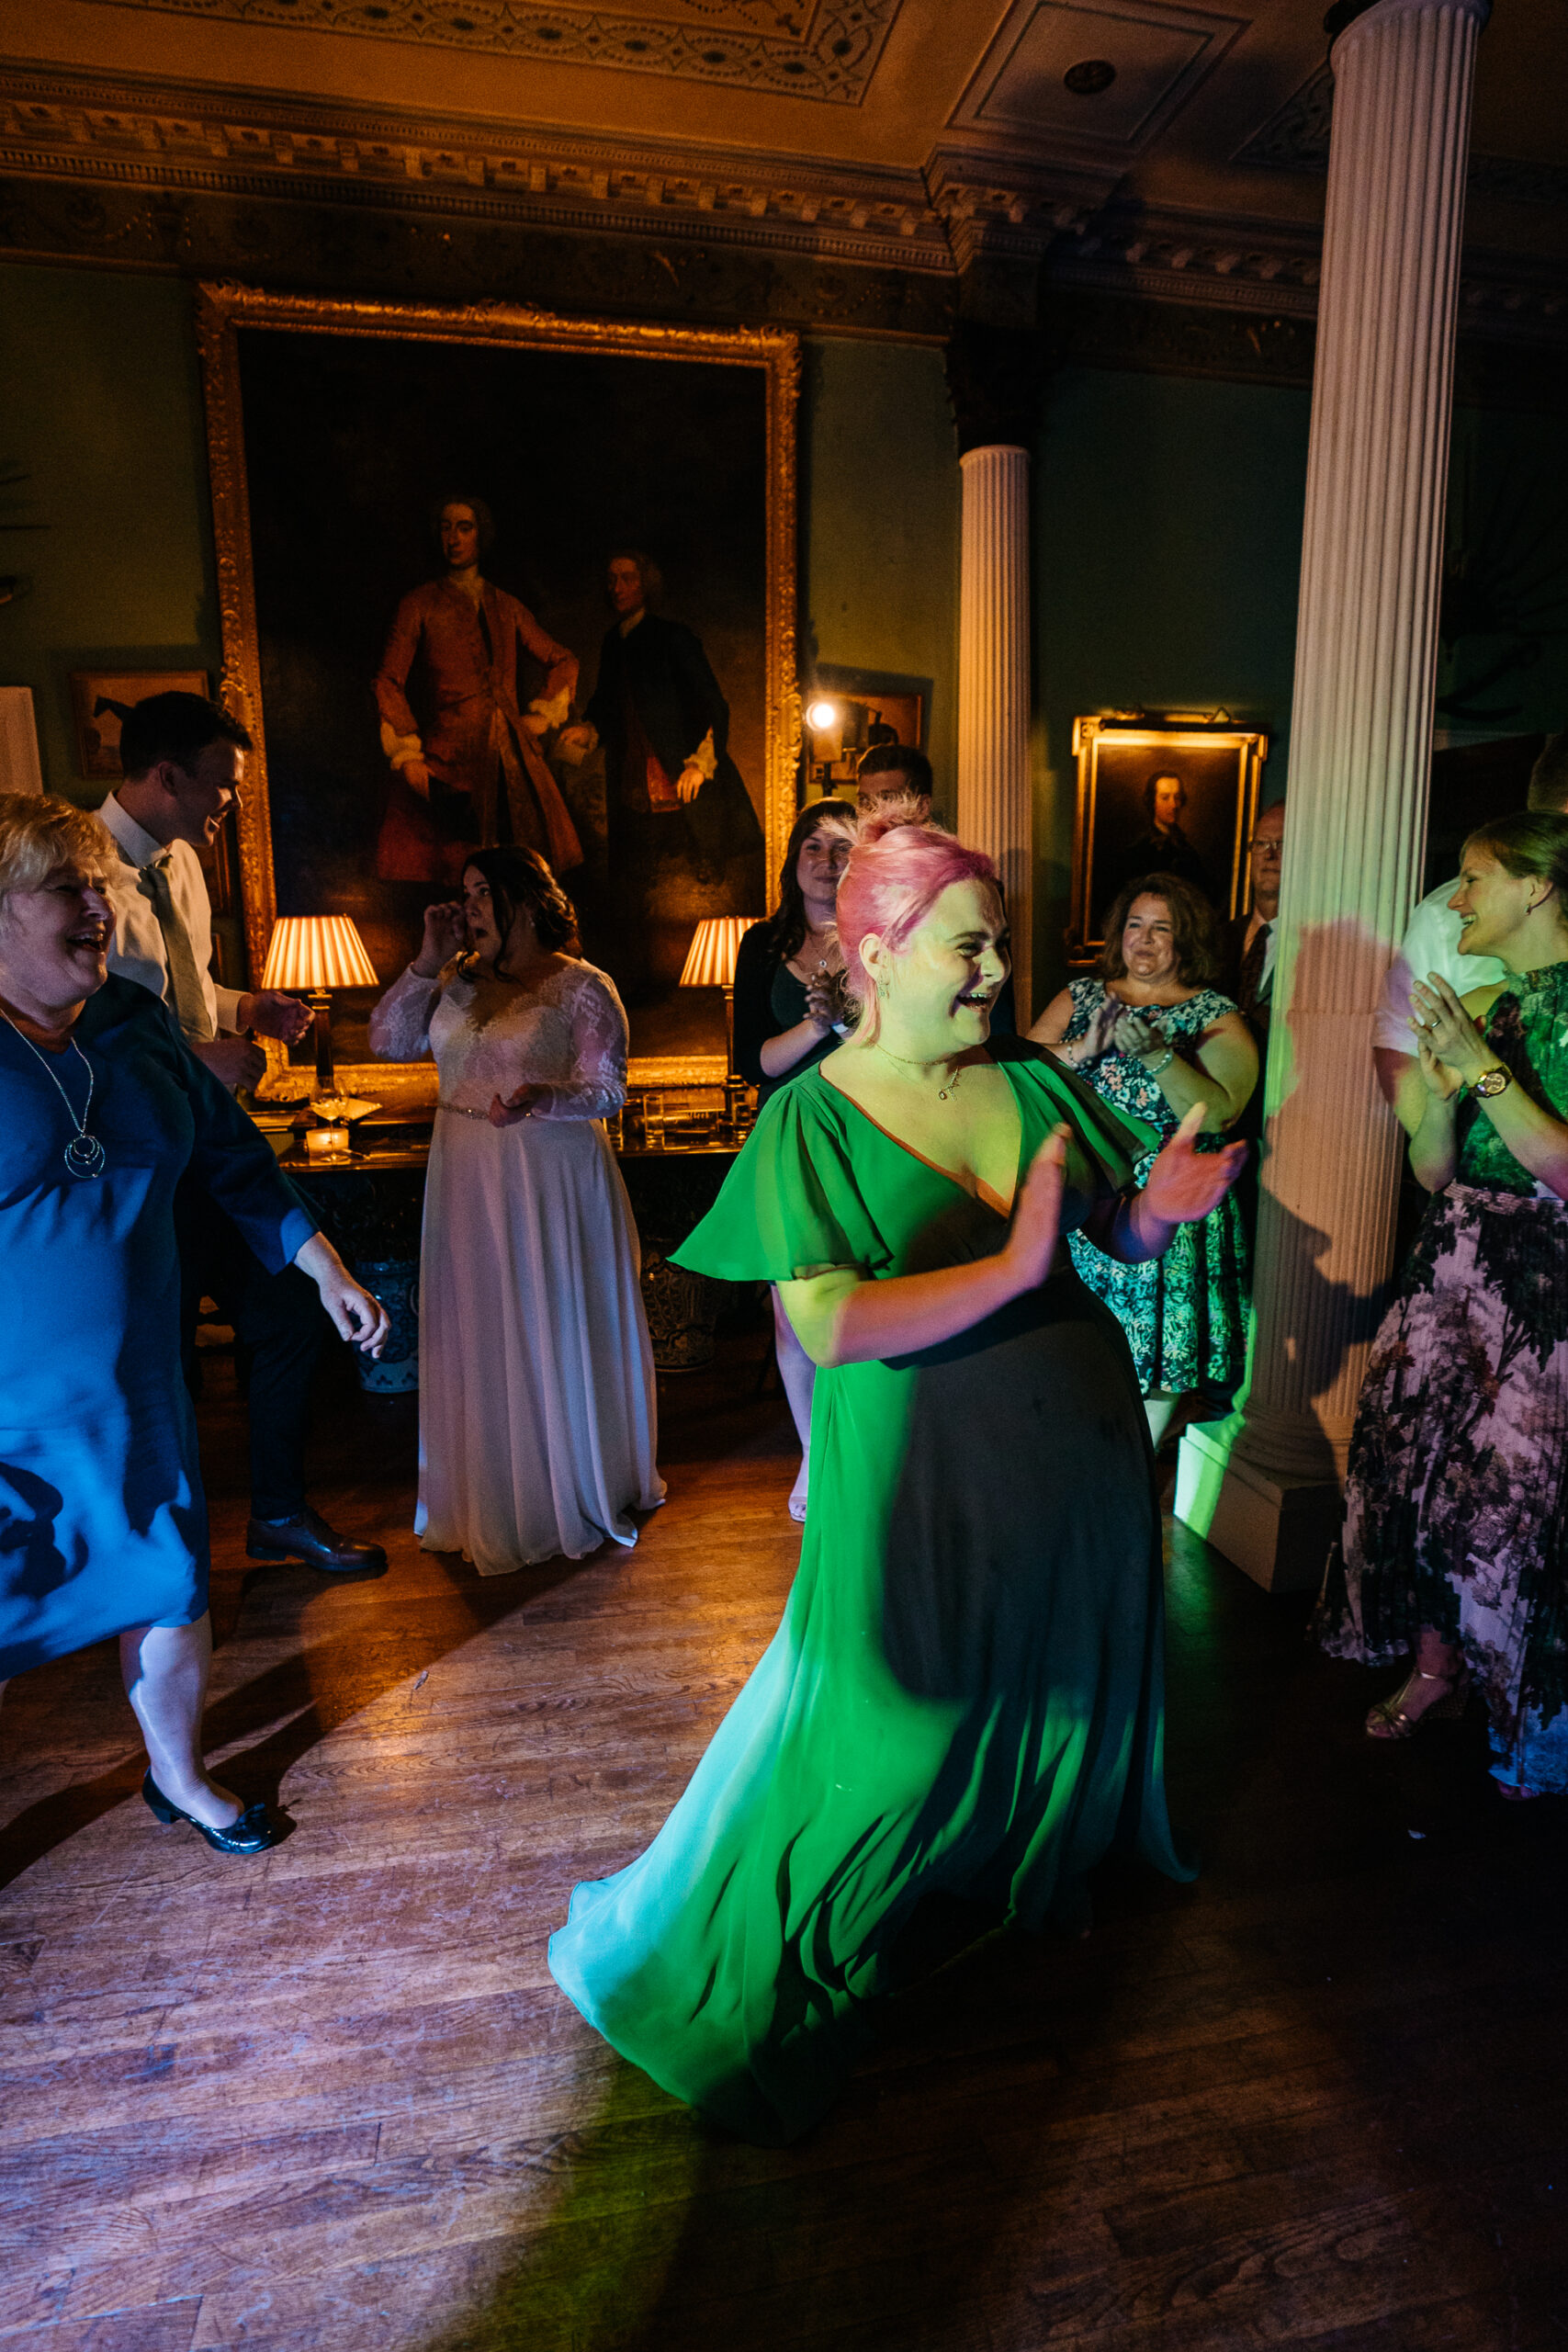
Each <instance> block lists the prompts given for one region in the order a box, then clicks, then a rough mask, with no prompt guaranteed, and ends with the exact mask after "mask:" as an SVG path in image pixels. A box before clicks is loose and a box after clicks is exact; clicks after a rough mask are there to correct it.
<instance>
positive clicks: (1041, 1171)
mask: <svg viewBox="0 0 1568 2352" xmlns="http://www.w3.org/2000/svg"><path fill="white" fill-rule="evenodd" d="M1067 1138H1068V1131H1067V1129H1066V1127H1063V1126H1058V1127H1055V1128H1053V1129H1052V1132H1051V1134H1050V1135H1049V1136H1047V1137H1046V1139H1045V1141H1044V1142H1043V1144H1042V1145H1041V1147H1040V1148H1039V1150H1038V1151H1037V1152H1036V1153H1035V1155H1034V1157H1033V1159H1032V1160H1031V1161H1030V1163H1029V1172H1028V1174H1027V1175H1026V1176H1025V1177H1024V1180H1023V1182H1022V1183H1021V1185H1020V1186H1019V1188H1018V1198H1017V1199H1016V1200H1015V1201H1014V1203H1013V1204H1012V1230H1011V1232H1010V1234H1009V1236H1008V1240H1007V1247H1006V1249H1005V1250H1003V1252H1002V1255H1003V1257H1004V1258H1005V1259H1006V1260H1007V1261H1008V1263H1009V1266H1010V1271H1011V1272H1012V1273H1013V1274H1014V1275H1015V1276H1016V1278H1017V1283H1018V1287H1019V1289H1020V1290H1021V1291H1025V1290H1034V1289H1037V1288H1038V1286H1039V1285H1040V1283H1043V1281H1044V1279H1045V1277H1046V1275H1047V1274H1048V1273H1049V1272H1050V1271H1051V1261H1052V1260H1053V1259H1054V1258H1055V1255H1056V1242H1057V1239H1058V1238H1059V1236H1060V1234H1061V1230H1062V1188H1063V1186H1064V1184H1065V1183H1066V1173H1067Z"/></svg>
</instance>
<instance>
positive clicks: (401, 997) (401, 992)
mask: <svg viewBox="0 0 1568 2352" xmlns="http://www.w3.org/2000/svg"><path fill="white" fill-rule="evenodd" d="M441 980H442V975H440V974H439V973H438V974H437V975H436V977H435V978H434V979H433V980H427V979H425V978H423V977H422V975H421V974H420V973H418V972H416V971H415V970H414V968H413V966H412V964H411V965H410V966H409V968H408V970H407V971H406V972H405V973H404V974H403V976H402V978H401V979H400V980H394V981H393V983H392V985H391V987H390V988H389V989H388V990H387V993H386V995H385V996H384V997H383V998H382V999H381V1001H380V1003H379V1004H378V1005H377V1007H376V1009H375V1011H374V1012H372V1013H371V1015H370V1050H371V1052H372V1053H373V1054H374V1055H375V1056H376V1057H377V1059H378V1061H383V1062H417V1061H420V1060H422V1059H423V1057H424V1056H425V1055H426V1054H427V1053H429V1051H430V1015H431V1012H432V1011H433V1009H434V1004H435V1000H436V998H437V997H438V996H439V995H440V993H441Z"/></svg>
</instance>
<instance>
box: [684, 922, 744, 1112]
mask: <svg viewBox="0 0 1568 2352" xmlns="http://www.w3.org/2000/svg"><path fill="white" fill-rule="evenodd" d="M761 920H762V918H761V915H707V916H705V917H704V919H703V921H702V922H700V923H698V925H697V928H696V931H695V933H694V934H693V938H692V944H691V945H690V947H689V948H688V949H687V950H686V960H685V962H684V964H683V965H682V967H681V978H680V986H681V987H682V988H683V989H723V990H724V1046H725V1051H724V1067H725V1069H726V1070H727V1071H728V1073H729V1075H730V1076H731V1077H733V1075H734V1072H735V956H736V951H737V950H738V949H739V945H740V942H741V940H742V939H743V938H744V936H745V934H746V933H747V932H749V931H750V928H751V926H752V924H753V923H754V922H761Z"/></svg>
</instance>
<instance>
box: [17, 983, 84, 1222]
mask: <svg viewBox="0 0 1568 2352" xmlns="http://www.w3.org/2000/svg"><path fill="white" fill-rule="evenodd" d="M0 1012H4V1013H5V1014H6V1020H7V1022H10V1025H11V1027H12V1028H13V1029H15V1030H16V1032H17V1036H18V1037H19V1038H20V1039H21V1041H22V1043H23V1045H24V1046H27V1047H28V1051H29V1052H30V1053H35V1054H37V1055H38V1057H39V1061H40V1062H42V1064H43V1066H44V1068H45V1069H46V1070H49V1075H50V1077H51V1079H52V1080H53V1081H54V1085H55V1088H56V1091H58V1093H59V1096H60V1099H61V1101H62V1103H64V1105H65V1107H66V1109H67V1111H69V1112H70V1114H71V1123H72V1125H73V1126H74V1128H75V1130H76V1132H75V1134H74V1135H73V1136H72V1138H71V1140H70V1142H69V1143H68V1144H67V1145H66V1147H65V1151H64V1154H63V1157H64V1160H65V1165H66V1166H67V1168H69V1170H71V1173H72V1174H73V1176H80V1177H82V1178H84V1179H85V1178H87V1177H89V1176H101V1175H102V1174H103V1172H104V1148H103V1145H102V1144H101V1143H100V1142H99V1141H98V1138H97V1136H90V1135H89V1134H88V1133H87V1120H88V1116H89V1114H91V1111H92V1108H93V1065H92V1063H91V1062H90V1061H89V1060H88V1059H87V1057H86V1055H85V1053H84V1052H83V1051H82V1048H81V1046H79V1045H78V1044H77V1043H76V1040H75V1038H74V1037H73V1038H72V1039H71V1040H70V1046H71V1050H72V1052H73V1054H74V1055H75V1057H76V1058H77V1060H78V1061H79V1062H80V1063H81V1065H82V1067H83V1069H85V1071H86V1073H87V1100H86V1102H85V1103H84V1104H83V1106H82V1115H81V1117H80V1118H78V1117H77V1116H76V1112H75V1107H74V1105H73V1103H72V1100H71V1097H70V1096H69V1094H67V1092H66V1091H65V1089H64V1087H63V1086H62V1085H61V1083H60V1079H59V1076H58V1074H57V1072H55V1071H54V1070H52V1069H50V1067H49V1057H48V1055H47V1054H45V1053H43V1052H41V1051H40V1050H39V1047H38V1046H35V1045H34V1044H33V1041H32V1039H31V1038H30V1037H29V1036H28V1033H27V1031H26V1030H25V1029H22V1028H19V1027H18V1026H17V1023H16V1022H15V1021H12V1020H11V1016H10V1014H9V1013H8V1012H6V1008H5V1006H4V1005H0Z"/></svg>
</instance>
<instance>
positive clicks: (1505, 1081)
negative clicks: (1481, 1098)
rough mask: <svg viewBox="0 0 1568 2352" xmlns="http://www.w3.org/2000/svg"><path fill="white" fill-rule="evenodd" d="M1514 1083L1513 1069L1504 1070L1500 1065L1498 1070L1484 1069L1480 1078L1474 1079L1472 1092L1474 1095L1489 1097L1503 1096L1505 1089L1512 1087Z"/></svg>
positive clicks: (1471, 1084) (1471, 1086)
mask: <svg viewBox="0 0 1568 2352" xmlns="http://www.w3.org/2000/svg"><path fill="white" fill-rule="evenodd" d="M1513 1082H1514V1073H1513V1071H1512V1070H1511V1069H1503V1068H1502V1066H1501V1065H1500V1064H1499V1065H1498V1067H1497V1068H1496V1069H1483V1071H1482V1073H1481V1076H1480V1077H1479V1078H1473V1079H1472V1080H1471V1082H1470V1091H1471V1092H1472V1094H1485V1095H1488V1096H1491V1095H1495V1094H1501V1093H1502V1092H1503V1091H1504V1089H1505V1088H1506V1087H1509V1086H1512V1084H1513Z"/></svg>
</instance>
